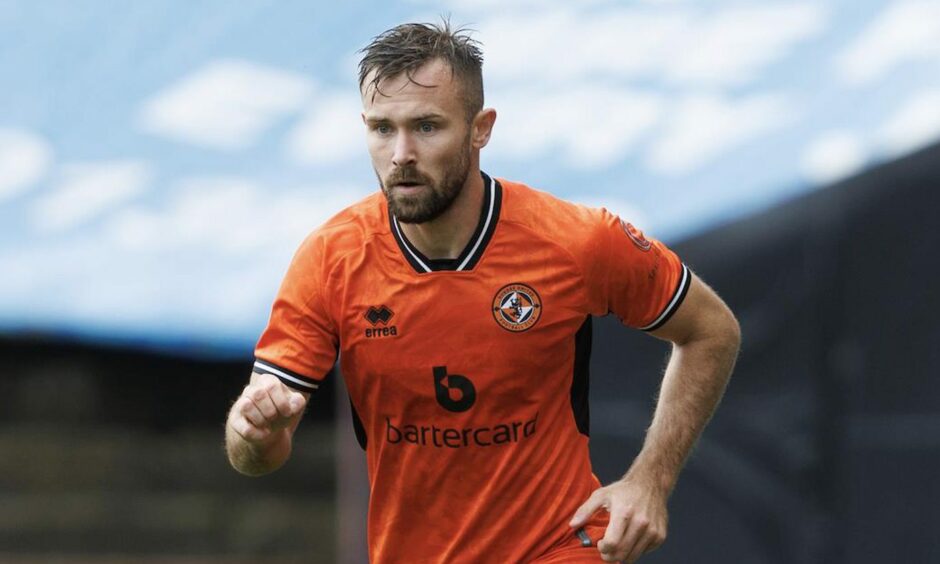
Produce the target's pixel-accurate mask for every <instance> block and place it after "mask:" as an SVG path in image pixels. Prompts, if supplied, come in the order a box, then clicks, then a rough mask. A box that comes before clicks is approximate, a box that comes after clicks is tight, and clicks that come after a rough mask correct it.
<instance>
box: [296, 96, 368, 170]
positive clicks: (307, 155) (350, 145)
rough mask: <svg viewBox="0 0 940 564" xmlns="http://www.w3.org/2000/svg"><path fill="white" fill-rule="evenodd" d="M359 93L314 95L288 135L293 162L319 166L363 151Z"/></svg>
mask: <svg viewBox="0 0 940 564" xmlns="http://www.w3.org/2000/svg"><path fill="white" fill-rule="evenodd" d="M361 112H362V102H361V101H360V100H359V95H358V94H342V93H325V94H322V95H320V96H317V98H316V100H315V101H314V104H313V105H312V107H311V108H310V110H309V111H308V112H307V115H306V116H304V118H303V120H301V122H300V123H299V124H298V125H297V127H295V128H294V130H293V131H292V132H291V133H290V134H289V135H288V137H287V147H286V150H287V154H288V156H289V157H290V158H291V159H292V160H293V161H294V162H296V163H299V164H309V165H321V164H335V163H341V162H343V161H348V160H351V159H353V158H355V157H357V156H361V155H363V154H364V153H365V133H364V131H365V127H364V126H363V125H362V119H361V118H360V117H359V116H360V113H361Z"/></svg>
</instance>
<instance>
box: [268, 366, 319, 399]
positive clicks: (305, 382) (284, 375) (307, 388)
mask: <svg viewBox="0 0 940 564" xmlns="http://www.w3.org/2000/svg"><path fill="white" fill-rule="evenodd" d="M252 370H253V371H254V372H257V373H259V374H270V375H272V376H277V378H278V380H280V381H281V382H284V385H286V386H289V387H291V388H293V389H295V390H297V391H300V392H307V393H308V394H309V393H313V392H315V391H317V388H319V387H320V381H319V380H315V379H313V378H311V377H309V376H304V375H303V374H299V373H297V372H294V371H293V370H288V369H286V368H284V367H283V366H278V365H277V364H274V363H273V362H271V361H269V360H263V359H260V358H257V357H256V358H255V364H254V367H253V368H252Z"/></svg>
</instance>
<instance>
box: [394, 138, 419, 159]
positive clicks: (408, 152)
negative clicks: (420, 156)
mask: <svg viewBox="0 0 940 564" xmlns="http://www.w3.org/2000/svg"><path fill="white" fill-rule="evenodd" d="M415 160H416V154H415V143H414V139H412V137H411V135H409V134H408V133H407V132H401V133H399V134H398V135H397V136H396V137H395V151H394V153H392V164H394V165H395V166H398V167H400V166H404V165H408V164H413V163H414V162H415Z"/></svg>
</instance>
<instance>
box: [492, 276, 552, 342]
mask: <svg viewBox="0 0 940 564" xmlns="http://www.w3.org/2000/svg"><path fill="white" fill-rule="evenodd" d="M541 317H542V299H541V298H540V297H539V295H538V293H537V292H536V291H535V290H533V289H532V287H531V286H527V285H526V284H521V283H519V282H515V283H513V284H507V285H506V286H503V287H502V288H500V289H499V291H498V292H496V296H495V297H494V298H493V318H494V319H496V323H499V326H500V327H502V328H503V329H505V330H507V331H512V332H514V333H519V332H521V331H525V330H527V329H530V328H531V327H532V326H533V325H535V324H536V323H538V321H539V319H540V318H541Z"/></svg>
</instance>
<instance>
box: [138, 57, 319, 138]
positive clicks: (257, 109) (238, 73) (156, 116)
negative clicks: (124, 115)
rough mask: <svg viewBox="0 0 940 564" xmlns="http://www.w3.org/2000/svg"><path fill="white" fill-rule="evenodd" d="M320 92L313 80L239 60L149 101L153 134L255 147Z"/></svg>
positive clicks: (145, 111)
mask: <svg viewBox="0 0 940 564" xmlns="http://www.w3.org/2000/svg"><path fill="white" fill-rule="evenodd" d="M313 90H314V85H313V82H312V81H310V80H309V79H308V78H306V77H304V76H302V75H299V74H296V73H291V72H287V71H284V70H280V69H275V68H271V67H265V66H261V65H258V64H255V63H250V62H247V61H239V60H220V61H215V62H213V63H210V64H209V65H207V66H205V67H203V68H201V69H199V70H197V71H196V72H194V73H193V74H191V75H189V76H187V77H185V78H183V79H182V80H180V81H179V82H177V83H176V84H173V85H171V86H169V87H168V88H166V89H165V90H163V91H162V92H159V93H157V94H156V95H155V96H153V97H152V98H150V99H149V100H147V101H146V102H145V103H144V105H143V107H142V108H141V111H140V115H139V123H140V126H141V127H142V128H143V129H144V130H145V131H147V132H149V133H153V134H156V135H161V136H165V137H168V138H170V139H174V140H176V141H182V142H185V143H189V144H192V145H199V146H205V147H212V148H216V149H224V150H237V149H243V148H246V147H248V146H250V145H252V144H253V143H254V142H255V141H256V140H257V138H258V137H259V136H260V135H261V134H262V133H264V131H265V130H267V129H268V128H269V127H270V126H271V125H272V124H273V123H274V122H275V121H276V120H277V119H279V118H281V117H283V116H284V115H286V114H289V113H291V112H295V111H298V110H299V109H300V108H302V107H303V105H304V104H306V103H307V102H308V99H309V96H310V94H311V93H312V92H313Z"/></svg>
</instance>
